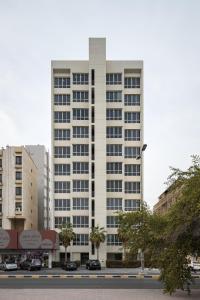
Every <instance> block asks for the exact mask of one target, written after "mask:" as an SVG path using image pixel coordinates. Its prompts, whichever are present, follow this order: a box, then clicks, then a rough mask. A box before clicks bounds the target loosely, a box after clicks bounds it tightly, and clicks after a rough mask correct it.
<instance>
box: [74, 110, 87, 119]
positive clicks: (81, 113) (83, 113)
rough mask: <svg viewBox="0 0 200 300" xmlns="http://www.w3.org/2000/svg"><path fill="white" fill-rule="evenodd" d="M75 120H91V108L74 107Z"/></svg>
mask: <svg viewBox="0 0 200 300" xmlns="http://www.w3.org/2000/svg"><path fill="white" fill-rule="evenodd" d="M73 120H89V109H87V108H73Z"/></svg>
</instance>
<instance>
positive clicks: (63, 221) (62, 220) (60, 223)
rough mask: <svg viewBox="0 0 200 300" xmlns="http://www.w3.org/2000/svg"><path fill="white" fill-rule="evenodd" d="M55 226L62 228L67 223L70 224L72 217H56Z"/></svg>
mask: <svg viewBox="0 0 200 300" xmlns="http://www.w3.org/2000/svg"><path fill="white" fill-rule="evenodd" d="M54 222H55V228H62V227H64V226H65V225H66V224H70V217H55V218H54Z"/></svg>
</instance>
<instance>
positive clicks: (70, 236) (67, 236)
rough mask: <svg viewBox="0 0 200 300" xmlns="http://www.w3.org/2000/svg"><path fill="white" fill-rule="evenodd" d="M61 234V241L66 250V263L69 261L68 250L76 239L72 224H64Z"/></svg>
mask: <svg viewBox="0 0 200 300" xmlns="http://www.w3.org/2000/svg"><path fill="white" fill-rule="evenodd" d="M60 229H61V231H60V233H59V239H60V241H61V243H62V245H63V246H64V248H65V262H66V261H67V248H68V247H69V246H70V244H71V241H72V240H74V239H75V233H74V232H73V226H72V224H71V223H67V224H64V225H63V226H62V227H61V228H60Z"/></svg>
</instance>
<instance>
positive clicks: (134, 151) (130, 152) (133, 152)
mask: <svg viewBox="0 0 200 300" xmlns="http://www.w3.org/2000/svg"><path fill="white" fill-rule="evenodd" d="M124 155H125V158H137V157H139V156H140V147H125V149H124Z"/></svg>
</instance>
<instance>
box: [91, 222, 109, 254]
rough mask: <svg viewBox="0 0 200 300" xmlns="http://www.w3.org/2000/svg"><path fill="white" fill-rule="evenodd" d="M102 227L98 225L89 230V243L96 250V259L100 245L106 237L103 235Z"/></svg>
mask: <svg viewBox="0 0 200 300" xmlns="http://www.w3.org/2000/svg"><path fill="white" fill-rule="evenodd" d="M105 233H106V232H105V230H104V227H99V225H97V226H95V227H93V228H91V232H90V241H91V242H92V244H94V246H95V248H96V249H97V259H99V248H100V245H101V243H104V241H105V238H106V235H105Z"/></svg>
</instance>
